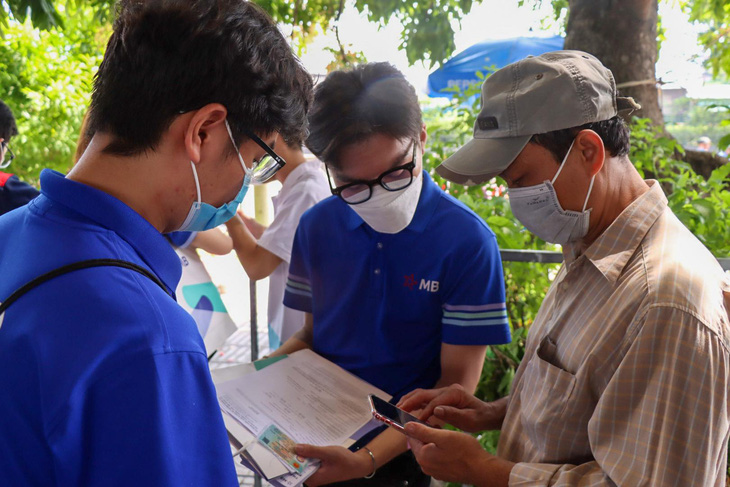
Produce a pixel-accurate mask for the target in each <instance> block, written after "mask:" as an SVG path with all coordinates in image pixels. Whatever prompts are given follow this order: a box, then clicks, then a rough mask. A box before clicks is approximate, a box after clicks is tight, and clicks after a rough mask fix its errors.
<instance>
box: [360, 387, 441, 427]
mask: <svg viewBox="0 0 730 487" xmlns="http://www.w3.org/2000/svg"><path fill="white" fill-rule="evenodd" d="M368 400H369V401H370V411H371V412H372V413H373V417H374V418H375V419H377V420H378V421H382V422H383V423H385V424H387V425H388V426H392V427H394V428H395V429H397V430H398V431H400V432H401V433H403V432H405V430H404V427H405V424H406V423H410V422H411V421H414V422H416V423H421V424H425V425H426V426H431V425H429V424H427V423H424V422H423V421H421V420H420V419H418V418H417V417H415V416H413V415H412V414H410V413H407V412H405V411H403V410H402V409H400V408H397V407H395V406H394V405H392V404H391V403H389V402H388V401H385V400H383V399H380V398H379V397H378V396H374V395H372V394H370V395H369V396H368Z"/></svg>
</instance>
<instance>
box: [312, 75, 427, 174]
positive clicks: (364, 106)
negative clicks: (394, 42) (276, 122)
mask: <svg viewBox="0 0 730 487" xmlns="http://www.w3.org/2000/svg"><path fill="white" fill-rule="evenodd" d="M421 124H422V122H421V107H420V106H419V105H418V97H417V96H416V90H414V89H413V86H411V85H410V83H408V81H406V79H405V77H404V76H403V73H401V72H400V71H398V70H397V69H396V68H395V67H394V66H392V65H391V64H389V63H369V64H363V65H360V66H357V67H355V68H354V69H352V70H350V71H334V72H332V73H330V74H329V75H328V76H327V78H325V80H324V81H322V82H321V83H320V84H319V85H317V87H316V88H315V90H314V103H313V104H312V110H311V112H310V113H309V130H310V134H309V138H308V139H307V141H306V144H307V147H309V150H311V151H312V153H313V154H314V155H316V156H317V157H318V158H319V159H320V160H321V161H323V162H325V163H327V164H329V165H331V166H335V167H337V166H338V157H339V153H340V151H341V150H342V148H343V147H344V146H347V145H350V144H352V143H355V142H360V141H362V140H365V139H367V138H368V137H370V136H371V135H374V134H385V135H388V136H391V137H393V138H396V139H401V138H404V137H415V136H418V133H419V132H420V130H421Z"/></svg>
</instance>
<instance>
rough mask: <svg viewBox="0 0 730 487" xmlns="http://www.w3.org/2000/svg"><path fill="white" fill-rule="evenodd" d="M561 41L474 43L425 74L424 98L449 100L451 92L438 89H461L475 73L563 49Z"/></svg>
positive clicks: (532, 39) (526, 39)
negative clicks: (426, 83) (444, 98)
mask: <svg viewBox="0 0 730 487" xmlns="http://www.w3.org/2000/svg"><path fill="white" fill-rule="evenodd" d="M564 41H565V40H564V39H563V38H562V37H561V36H555V37H515V38H513V39H501V40H486V41H482V42H480V43H478V44H474V45H473V46H471V47H469V48H467V49H465V50H464V51H462V52H461V53H459V54H457V55H456V56H454V57H452V58H451V59H449V60H448V61H446V62H445V63H444V64H443V65H442V66H441V67H440V68H438V69H437V70H435V71H434V72H433V73H431V74H430V75H428V95H429V96H432V97H437V96H442V97H449V98H450V97H452V96H453V93H451V92H448V91H447V92H443V91H442V90H443V89H445V88H450V87H452V86H458V87H459V88H461V89H463V88H466V87H467V86H468V85H470V84H472V83H474V82H475V81H479V78H478V77H477V75H476V72H477V71H487V70H488V69H489V68H491V67H495V68H497V69H500V68H503V67H504V66H507V65H508V64H512V63H514V62H517V61H519V60H520V59H524V58H526V57H527V56H529V55H533V56H539V55H540V54H543V53H546V52H550V51H558V50H560V49H562V48H563V43H564Z"/></svg>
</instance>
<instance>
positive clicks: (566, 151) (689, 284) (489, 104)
mask: <svg viewBox="0 0 730 487" xmlns="http://www.w3.org/2000/svg"><path fill="white" fill-rule="evenodd" d="M481 106H482V108H481V111H480V113H479V114H478V117H477V120H476V122H475V124H474V139H473V140H471V141H470V142H468V143H467V144H466V145H465V146H464V147H462V148H461V149H459V151H457V152H456V154H454V155H452V156H451V157H450V158H448V159H447V160H446V161H444V162H443V164H442V165H441V166H439V167H438V168H437V169H436V170H437V172H439V173H440V174H441V175H442V176H444V177H445V178H447V179H449V180H451V181H453V182H456V183H459V184H467V185H469V184H482V183H484V182H486V181H489V180H490V179H492V178H493V177H495V176H497V175H499V176H500V177H501V178H502V179H503V180H504V181H505V182H506V183H507V186H508V187H509V192H508V196H509V203H510V206H511V207H512V212H513V213H514V215H515V218H517V219H518V220H519V221H520V222H522V223H523V224H524V225H525V228H526V229H527V230H529V231H531V232H532V233H533V234H535V235H536V236H537V237H539V238H541V239H543V240H545V241H547V242H551V243H555V244H560V245H562V248H563V256H564V259H565V263H564V265H563V266H562V267H561V269H560V270H559V272H558V274H557V276H556V277H555V279H554V280H553V283H552V284H551V286H550V289H549V290H548V292H547V294H546V296H545V300H544V301H543V303H542V305H541V306H540V310H539V312H538V314H537V316H536V318H535V321H534V323H533V324H532V325H531V327H530V331H529V334H528V337H527V340H526V343H525V354H524V358H523V359H522V362H521V363H520V365H519V368H518V369H517V373H516V375H515V378H514V381H513V383H512V389H511V392H510V394H509V396H507V397H504V398H502V399H499V400H497V401H494V402H483V401H480V400H478V399H477V398H475V397H474V396H472V394H471V393H470V391H465V390H464V389H463V388H459V387H449V388H442V389H435V390H420V391H415V392H413V393H412V394H410V395H408V396H406V397H404V398H403V400H402V401H401V404H400V405H401V406H402V407H403V408H404V409H406V410H412V409H421V408H423V410H422V412H421V418H422V419H427V418H429V417H431V416H432V415H433V416H434V417H435V418H437V419H438V420H440V421H446V422H449V423H451V424H452V425H454V426H456V427H459V428H461V429H463V430H465V431H471V432H477V431H481V430H501V433H500V436H499V445H498V448H497V455H496V456H493V455H490V454H489V453H487V452H485V451H484V450H483V449H482V448H481V446H480V445H479V443H478V442H477V440H476V439H475V438H474V437H472V436H470V435H467V434H465V433H461V432H455V431H447V430H437V429H434V428H429V427H427V426H422V425H419V424H415V423H409V424H408V425H407V426H406V433H407V434H408V435H409V437H410V439H409V441H410V445H411V447H412V448H413V452H414V454H415V456H416V458H417V459H418V462H419V463H420V465H421V466H422V467H423V469H424V471H426V472H428V473H431V474H432V475H433V476H434V477H436V478H438V479H441V480H448V481H452V482H459V483H465V484H473V485H475V486H478V487H481V486H490V487H491V486H494V487H500V486H507V485H514V486H518V485H519V486H528V485H529V486H535V487H539V486H545V487H547V486H566V487H568V486H587V485H591V486H596V487H598V486H605V487H609V486H617V485H618V486H638V485H647V486H648V485H651V486H677V487H680V486H689V485H697V486H699V485H702V486H716V487H721V486H724V485H725V479H726V476H727V456H728V450H727V449H728V436H729V435H730V395H728V381H730V340H729V337H730V316H728V311H730V276H727V275H725V273H724V272H723V270H722V267H720V265H719V263H718V262H717V260H716V259H715V257H714V256H713V255H712V254H711V253H710V252H709V251H708V250H707V249H706V248H705V247H704V246H703V245H702V244H701V243H700V241H699V240H698V239H697V238H696V237H695V236H694V235H692V233H691V232H690V231H689V230H688V229H687V228H686V227H685V226H684V225H682V223H681V222H680V221H679V220H678V219H677V217H676V216H675V215H674V214H673V213H672V211H671V210H670V209H669V207H668V205H667V198H666V197H665V196H664V193H663V192H662V189H661V185H660V184H659V183H658V182H657V181H654V180H648V181H645V180H642V178H641V176H640V175H639V173H638V171H637V170H636V168H635V167H634V166H633V165H632V163H631V161H630V160H629V157H628V154H629V149H630V146H631V144H630V137H629V129H628V127H627V125H626V123H625V122H624V121H623V119H622V118H621V117H620V116H619V115H618V113H619V111H622V110H632V109H635V108H638V105H637V104H636V103H635V102H634V101H633V100H632V99H630V98H622V97H619V96H617V92H616V83H615V81H614V78H613V75H612V73H611V71H610V70H608V69H607V68H606V67H605V66H603V65H602V64H601V62H600V61H599V60H598V59H596V58H595V57H593V56H591V55H590V54H587V53H584V52H580V51H557V52H551V53H546V54H543V55H541V56H536V57H529V58H527V59H524V60H522V61H519V62H517V63H515V64H512V65H509V66H507V67H505V68H503V69H501V70H499V71H497V72H495V73H494V74H492V75H491V76H490V77H489V78H487V80H486V81H485V82H484V84H483V86H482V105H481Z"/></svg>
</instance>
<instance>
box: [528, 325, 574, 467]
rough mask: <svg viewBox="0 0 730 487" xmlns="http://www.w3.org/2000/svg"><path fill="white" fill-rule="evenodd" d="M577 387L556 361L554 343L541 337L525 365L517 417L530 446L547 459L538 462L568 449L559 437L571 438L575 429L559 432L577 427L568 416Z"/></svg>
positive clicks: (571, 410) (568, 373)
mask: <svg viewBox="0 0 730 487" xmlns="http://www.w3.org/2000/svg"><path fill="white" fill-rule="evenodd" d="M577 388H578V378H577V377H576V376H575V375H574V374H572V373H570V372H568V371H567V370H565V369H563V368H562V366H561V365H560V364H559V363H558V362H557V360H556V346H555V342H554V341H553V339H552V338H551V337H550V336H549V335H548V336H545V337H544V338H543V339H542V341H541V342H540V345H539V346H538V348H537V350H536V351H535V355H534V356H533V357H532V358H531V359H530V362H529V363H528V364H527V368H526V369H525V372H524V377H523V381H522V387H521V390H520V402H521V404H522V408H521V413H520V414H521V417H520V420H521V422H522V425H523V427H524V431H525V433H526V434H527V436H528V437H529V438H530V441H531V442H532V443H533V445H534V446H535V447H536V448H537V450H539V451H541V452H543V453H544V454H546V455H547V457H548V458H549V459H546V458H545V457H542V458H543V460H542V461H546V462H553V461H555V462H557V461H560V458H561V457H562V458H565V456H566V454H567V453H568V452H567V450H569V449H570V448H571V445H569V444H568V445H564V447H565V449H564V448H563V445H561V443H562V442H561V438H570V439H572V438H574V434H575V433H576V432H575V431H574V432H570V433H569V434H567V435H566V434H561V433H568V431H566V430H570V429H574V428H576V427H578V425H577V424H576V423H575V421H576V419H577V418H575V417H572V412H573V411H574V409H575V407H574V406H575V403H576V402H577V401H576V400H575V397H574V396H575V395H576V394H577V392H576V390H577ZM567 443H572V441H570V440H569V441H568V442H567ZM553 457H554V458H553Z"/></svg>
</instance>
